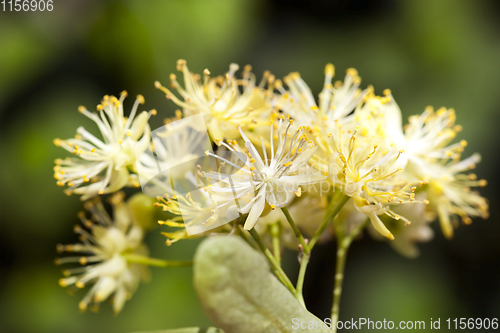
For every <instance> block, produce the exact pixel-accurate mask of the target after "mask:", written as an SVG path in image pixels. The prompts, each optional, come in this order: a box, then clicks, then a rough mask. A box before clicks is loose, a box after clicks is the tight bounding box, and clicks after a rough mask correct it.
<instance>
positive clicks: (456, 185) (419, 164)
mask: <svg viewBox="0 0 500 333" xmlns="http://www.w3.org/2000/svg"><path fill="white" fill-rule="evenodd" d="M387 95H388V96H389V97H390V100H391V101H390V102H389V103H388V104H387V114H388V116H387V117H386V119H385V121H386V129H387V134H388V137H389V139H390V140H393V143H394V145H396V146H397V147H402V148H404V149H405V155H406V159H404V162H402V165H406V164H408V166H407V167H406V168H405V170H409V172H410V173H411V176H412V177H415V178H418V179H422V180H426V181H428V182H429V186H428V187H427V193H428V199H429V201H430V203H431V207H432V208H433V210H434V211H435V212H436V213H437V216H438V218H439V222H440V225H441V229H442V231H443V234H444V235H445V236H446V237H447V238H451V237H453V224H455V225H456V224H457V223H453V222H452V219H450V216H453V215H458V216H460V217H461V219H462V221H463V222H464V223H465V224H469V223H471V218H470V217H477V216H480V217H483V218H486V217H488V203H487V201H486V199H485V198H483V197H481V196H480V195H479V194H478V193H477V192H473V191H470V188H471V187H476V186H485V185H486V181H485V180H478V179H477V176H476V175H474V174H469V175H465V174H462V173H461V172H463V171H468V170H470V169H473V168H474V167H475V165H476V164H477V163H478V162H479V161H480V156H479V154H474V155H472V156H471V157H469V158H467V159H465V160H463V161H460V157H461V154H462V152H463V150H464V147H465V146H466V145H467V142H466V141H465V140H461V141H459V142H457V143H454V144H450V142H451V141H452V140H453V139H454V138H455V137H456V134H457V133H458V132H460V131H461V130H462V127H461V126H460V125H455V120H456V115H455V111H454V110H453V109H446V108H440V109H438V110H437V111H435V112H434V110H433V108H432V107H430V106H429V107H427V108H426V109H425V111H424V112H423V113H422V114H421V115H415V116H411V117H410V119H409V123H408V124H407V125H406V126H405V128H404V132H403V130H402V129H401V110H400V109H399V107H398V106H397V104H396V102H395V101H394V99H393V98H392V96H390V92H388V93H387Z"/></svg>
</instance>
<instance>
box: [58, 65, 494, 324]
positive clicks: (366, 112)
mask: <svg viewBox="0 0 500 333" xmlns="http://www.w3.org/2000/svg"><path fill="white" fill-rule="evenodd" d="M177 70H178V71H180V72H181V75H182V80H179V81H178V79H177V76H176V75H175V74H171V76H170V81H171V82H170V85H169V87H165V86H163V85H162V84H161V83H160V82H158V81H157V82H155V87H156V88H157V89H159V90H160V91H162V92H163V93H165V95H166V98H167V99H168V100H170V101H172V102H173V103H174V104H175V105H177V106H178V107H179V108H180V110H177V111H176V112H175V115H176V117H175V118H170V119H166V120H165V126H163V127H161V128H159V129H156V130H154V131H152V130H151V128H150V125H149V123H148V122H149V119H150V117H151V116H152V115H156V113H157V112H156V110H154V109H153V110H151V111H142V112H140V111H139V106H140V105H143V104H144V103H145V100H144V97H142V96H141V95H138V96H137V98H136V100H135V102H134V103H133V105H132V109H131V112H130V113H129V114H127V113H126V112H125V111H124V110H125V109H124V107H123V104H124V101H125V97H126V96H127V93H126V92H122V93H121V94H120V97H119V98H117V97H114V96H108V95H106V96H104V98H103V99H102V101H101V103H100V104H98V105H97V107H96V111H95V112H91V111H89V110H87V109H86V108H85V107H83V106H81V107H79V109H78V110H79V112H80V113H81V114H83V115H84V116H86V117H87V118H89V119H91V120H92V121H93V122H94V123H95V124H96V126H97V127H96V130H95V131H92V130H87V129H85V128H83V127H79V128H78V129H77V130H76V133H77V134H76V136H75V137H74V138H70V139H66V140H61V139H55V140H54V143H55V144H56V146H59V147H62V148H63V149H65V150H66V151H68V152H69V153H71V155H72V156H71V157H66V158H62V159H58V160H56V166H55V167H54V172H55V173H54V177H55V178H56V180H57V185H59V186H67V188H66V190H65V193H66V194H68V195H70V194H77V195H80V196H81V199H82V200H83V201H86V203H85V204H84V205H85V208H86V209H87V210H89V211H90V212H91V216H92V217H91V218H90V219H89V218H87V217H86V215H85V214H84V213H82V214H80V218H81V220H82V223H83V225H84V227H85V228H82V227H76V228H75V232H76V233H77V234H79V236H80V243H77V244H72V245H59V246H58V248H57V249H58V251H60V252H61V253H62V252H71V253H81V255H78V256H67V257H62V258H60V259H58V260H57V263H59V264H71V263H72V264H74V265H75V264H76V265H77V266H75V267H72V268H69V269H66V270H65V271H64V274H65V275H66V277H65V278H63V279H61V280H60V284H61V285H62V286H70V287H74V288H83V287H85V286H86V285H90V289H89V290H88V291H87V294H86V296H84V299H83V300H82V301H81V302H80V309H82V310H85V309H86V308H87V307H88V306H89V305H93V307H97V306H98V305H99V304H100V303H101V302H103V301H104V300H106V299H110V300H113V308H114V310H115V312H119V311H120V310H121V309H122V307H123V304H124V302H125V300H126V299H128V298H129V297H130V296H131V294H132V293H133V292H134V290H135V289H136V287H137V286H138V284H139V281H140V280H141V278H143V277H144V273H145V268H146V266H148V265H149V266H159V267H178V266H185V265H189V264H190V263H189V262H177V261H167V260H161V259H155V258H151V257H149V255H148V253H147V250H146V247H145V245H144V244H143V238H144V235H145V233H146V231H148V229H151V228H149V227H148V225H150V224H148V223H149V222H147V221H146V222H145V220H147V219H149V220H153V219H154V220H156V221H158V220H159V219H161V220H160V221H159V224H160V225H165V226H166V227H168V229H164V232H163V234H164V235H165V236H166V237H167V239H168V240H167V242H166V243H167V244H168V245H171V244H173V243H174V242H177V241H180V240H183V239H186V238H192V237H201V236H211V235H214V234H231V235H240V236H241V237H243V238H244V239H245V240H246V241H247V242H249V243H250V244H252V245H253V246H254V247H260V250H262V252H263V253H264V254H265V255H266V256H267V257H268V259H269V262H270V264H271V266H272V267H273V272H275V274H276V276H277V277H278V278H279V279H280V280H281V281H282V282H283V284H284V285H285V286H287V287H288V289H289V290H290V291H291V292H292V293H293V294H294V295H295V296H296V297H297V299H298V301H299V302H301V303H302V304H303V299H302V298H301V297H302V296H301V292H300V291H301V290H302V285H301V284H302V283H303V274H305V273H304V272H305V266H307V262H308V260H309V256H310V254H311V251H312V249H313V247H314V245H315V244H316V242H317V241H324V240H329V239H333V238H336V239H337V243H338V247H339V253H338V254H337V260H343V258H342V255H343V253H345V251H346V249H347V247H348V246H349V244H350V242H351V241H352V240H353V239H354V238H355V236H356V235H358V234H360V233H361V232H362V231H363V230H364V229H365V228H366V229H368V230H369V232H370V234H372V235H374V237H376V238H381V239H387V240H391V242H390V243H391V246H393V247H394V248H395V249H396V250H397V251H399V252H400V253H402V254H403V255H406V256H408V257H414V256H416V255H418V248H417V246H416V243H418V242H425V241H428V240H430V239H431V238H432V237H433V231H432V229H431V227H430V224H431V223H432V222H433V221H434V220H438V221H439V225H440V227H441V229H442V232H443V234H444V236H445V237H447V238H451V237H452V236H453V232H454V229H455V228H456V227H457V226H458V224H459V222H458V221H459V219H460V220H461V221H462V222H463V223H465V224H470V223H471V222H472V219H473V218H475V217H482V218H486V217H487V216H488V203H487V200H486V199H485V198H483V197H482V196H481V195H480V194H479V193H478V192H477V191H476V190H475V189H474V188H477V187H482V186H485V185H486V181H485V180H481V179H478V177H477V176H476V175H475V174H473V173H469V171H470V170H471V169H473V168H474V167H475V165H476V164H477V163H478V162H479V161H480V156H479V155H478V154H472V155H471V156H470V157H467V158H465V159H462V156H461V155H462V153H463V151H464V147H465V146H466V145H467V143H466V141H464V140H458V139H457V134H458V133H459V132H460V131H461V126H460V125H456V124H455V120H456V119H455V118H456V116H455V112H454V110H453V109H446V108H441V109H438V110H436V111H434V109H433V108H432V107H427V108H426V109H425V110H424V112H423V113H422V114H419V115H414V116H411V117H410V118H409V121H408V123H407V124H403V121H402V113H401V110H400V108H399V107H398V105H397V103H396V101H395V99H394V97H393V96H392V93H391V91H390V90H388V89H386V90H384V91H383V94H382V95H381V96H379V95H376V94H375V89H374V88H373V87H372V86H368V87H367V88H364V89H363V88H361V78H360V76H359V75H358V72H357V71H356V70H355V69H352V68H351V69H348V70H347V72H346V75H345V77H344V78H343V80H339V81H335V82H334V81H333V78H334V76H335V68H334V66H333V65H332V64H328V65H326V67H325V78H324V85H323V89H322V90H321V92H320V93H319V95H318V97H317V98H316V97H315V96H314V95H313V93H312V92H311V90H310V89H309V87H308V85H307V84H306V82H304V80H303V79H302V78H301V77H300V74H299V73H291V74H289V75H288V76H286V77H284V78H283V79H282V80H281V79H276V78H275V76H273V75H272V74H270V73H269V72H267V71H266V72H264V74H263V78H262V79H261V80H260V81H258V80H257V78H256V75H255V74H253V73H252V68H251V66H249V65H247V66H245V67H244V68H243V70H242V71H241V72H240V73H238V70H239V66H238V65H236V64H231V65H230V66H229V71H228V72H227V73H226V74H224V75H222V76H216V77H211V74H210V71H209V70H208V69H205V70H204V71H203V73H202V74H201V75H200V74H196V73H192V72H190V71H189V69H188V67H187V62H186V61H185V60H179V61H178V62H177ZM196 117H198V118H196ZM196 119H198V120H196ZM200 119H201V120H200ZM141 186H142V190H143V192H144V193H145V194H146V195H149V196H151V197H155V199H150V198H148V197H147V196H146V195H142V194H141V195H140V196H136V197H135V199H134V200H133V201H131V199H130V200H128V201H126V200H125V198H124V195H123V194H121V192H118V191H120V190H121V189H123V188H125V187H135V188H138V187H141ZM181 188H182V190H181ZM105 195H110V198H109V200H107V201H104V202H109V203H110V204H111V206H112V207H113V212H114V214H113V215H114V217H111V216H110V215H109V214H108V213H107V212H106V209H105V206H104V204H103V203H102V202H101V201H100V200H99V198H98V197H99V196H105ZM138 198H139V199H138ZM155 200H156V202H154V201H155ZM138 203H140V204H138ZM155 207H156V208H158V207H159V208H161V210H160V209H155ZM260 235H262V238H261V237H260ZM266 244H267V245H269V247H272V249H273V251H272V253H271V251H270V250H268V249H267V247H266ZM257 245H258V246H257ZM283 245H285V246H287V247H290V248H293V249H295V250H297V251H299V254H300V255H299V257H300V258H301V259H300V260H301V270H300V273H299V274H300V275H299V281H298V285H297V286H296V287H293V286H291V282H290V281H289V280H288V278H287V277H286V274H285V273H284V272H283V271H282V269H281V266H280V259H279V258H280V253H281V251H282V248H283ZM340 250H342V251H340ZM339 267H342V265H339ZM337 273H338V274H337V275H336V276H337V277H339V276H343V275H342V272H337ZM301 276H302V278H301ZM338 280H339V281H340V282H339V281H337V280H336V282H335V284H336V287H335V288H336V289H335V290H336V293H338V294H339V295H340V290H338V289H337V288H340V286H338V285H337V284H338V283H341V280H342V279H341V278H339V279H338ZM334 302H338V299H337V298H335V300H334ZM337 305H338V304H337ZM334 308H335V309H337V310H335V311H338V306H337V307H334ZM335 315H338V312H336V313H332V318H334V317H335Z"/></svg>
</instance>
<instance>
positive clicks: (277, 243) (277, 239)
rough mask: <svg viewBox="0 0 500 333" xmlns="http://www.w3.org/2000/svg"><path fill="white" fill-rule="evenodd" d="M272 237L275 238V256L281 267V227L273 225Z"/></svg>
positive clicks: (277, 224) (276, 224)
mask: <svg viewBox="0 0 500 333" xmlns="http://www.w3.org/2000/svg"><path fill="white" fill-rule="evenodd" d="M270 231H271V236H272V237H273V254H274V257H275V258H276V261H277V262H278V265H280V266H281V246H280V225H279V223H275V224H272V225H271V230H270Z"/></svg>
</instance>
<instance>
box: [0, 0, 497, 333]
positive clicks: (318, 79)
mask: <svg viewBox="0 0 500 333" xmlns="http://www.w3.org/2000/svg"><path fill="white" fill-rule="evenodd" d="M179 58H183V59H186V60H187V61H188V65H189V67H190V69H191V70H193V71H196V72H201V71H202V70H203V69H204V68H209V69H210V71H211V72H212V73H213V74H222V73H224V72H225V71H226V70H227V68H228V65H229V63H231V62H236V63H239V64H240V65H245V64H247V63H250V64H252V65H253V67H254V71H255V72H256V73H257V74H258V75H260V73H262V72H263V71H264V70H266V69H269V70H271V71H272V72H273V73H274V74H275V75H276V76H277V77H282V76H284V75H286V74H287V73H288V72H290V71H299V72H300V73H301V74H302V77H303V78H304V79H305V80H306V82H308V83H309V85H310V86H311V88H312V89H313V92H315V93H318V92H319V91H320V89H321V86H322V82H323V68H324V65H325V64H326V63H327V62H332V63H334V64H335V66H336V68H337V73H339V74H338V75H337V76H338V77H339V78H342V77H343V72H344V71H345V69H347V68H348V67H355V68H357V69H358V71H359V72H360V75H361V76H362V78H363V86H364V87H366V85H367V84H373V85H374V86H375V89H376V92H377V93H381V92H382V90H383V89H385V88H390V89H391V90H392V92H393V95H394V96H395V98H396V100H397V101H398V103H399V105H400V106H401V108H402V110H403V112H404V115H405V117H407V116H409V115H411V114H415V113H421V112H422V111H423V110H424V108H425V106H427V105H434V106H435V107H440V106H447V107H454V108H455V109H456V111H457V116H458V123H459V124H462V125H463V127H464V130H463V132H462V133H461V136H460V138H464V139H467V140H468V141H469V146H468V147H467V148H466V152H465V155H464V156H468V155H470V154H472V152H474V151H478V152H480V153H481V155H482V156H483V161H482V163H481V164H480V165H479V166H478V168H477V170H476V171H477V172H476V173H477V174H478V175H479V176H480V177H481V178H486V179H488V181H489V185H488V187H487V188H485V189H484V190H483V191H482V193H483V195H485V196H486V197H487V198H489V200H490V203H491V206H492V207H491V217H490V218H489V219H488V220H486V221H482V220H477V221H475V222H474V223H473V224H472V225H471V226H467V227H465V226H462V227H460V228H459V229H458V230H457V231H456V236H455V238H454V239H453V240H452V241H445V240H444V238H443V236H442V235H441V233H440V231H439V230H438V229H437V228H436V227H437V224H435V225H434V228H435V230H436V231H437V232H436V237H435V240H434V241H433V242H431V243H429V244H424V245H422V246H421V249H422V255H421V256H420V257H419V258H418V259H415V260H407V259H405V258H402V257H400V256H399V255H398V254H396V253H394V252H393V251H391V249H390V248H389V247H388V246H387V244H384V243H380V242H376V241H373V240H370V239H369V238H368V237H365V238H364V239H363V241H361V242H357V243H355V244H354V245H353V247H352V250H351V252H352V253H351V254H350V257H349V260H348V263H347V272H346V274H347V276H346V279H347V280H346V285H345V289H344V298H343V300H342V308H341V309H342V310H341V319H344V320H347V319H350V318H358V317H364V318H370V319H372V320H382V319H383V318H386V319H387V320H393V321H400V320H425V321H426V322H428V321H429V320H430V318H434V319H437V318H441V321H442V322H443V321H444V320H445V319H446V318H449V317H451V318H455V317H465V318H478V317H481V318H484V317H489V318H492V317H495V316H496V317H499V316H500V284H499V281H500V265H499V263H500V241H499V240H500V226H499V224H498V217H499V207H500V205H499V198H500V192H499V191H498V190H497V189H498V188H499V185H500V184H499V180H500V179H499V174H498V170H499V167H500V165H499V164H500V163H499V161H500V160H499V158H498V156H497V154H498V148H497V147H498V146H499V143H498V142H499V141H498V140H499V138H500V131H499V127H498V126H499V120H500V112H499V111H500V93H499V86H500V64H499V60H500V2H498V1H495V0H490V1H486V0H481V1H473V0H469V1H467V0H463V1H462V0H440V1H433V0H411V1H410V0H408V1H396V0H392V1H391V0H378V1H370V0H354V1H348V0H336V1H333V0H332V1H328V0H310V1H307V2H306V1H292V0H274V1H250V0H248V1H243V0H239V1H230V0H227V1H223V0H221V1H208V0H199V1H191V0H182V1H181V0H178V1H152V0H150V1H139V0H135V1H97V0H93V1H91V0H72V1H65V2H63V1H58V0H56V1H55V4H54V10H53V11H52V12H43V13H40V12H13V13H11V12H0V91H1V93H0V156H1V157H0V159H1V163H0V184H1V185H0V186H1V187H2V191H0V323H1V324H0V325H1V327H0V330H1V331H2V332H89V331H92V332H131V331H139V330H153V329H162V328H175V327H182V326H199V325H201V326H207V325H209V321H208V319H207V318H206V317H205V316H204V314H203V312H202V310H201V307H200V305H199V303H198V301H197V299H196V295H195V293H194V291H193V288H192V282H191V280H192V273H191V270H190V269H189V268H181V269H177V270H162V269H153V274H152V281H151V282H150V283H148V284H143V285H141V286H140V287H139V289H138V290H137V292H136V294H135V295H134V297H133V298H132V300H131V301H129V302H128V303H127V304H126V305H125V308H124V310H123V312H122V313H121V314H119V315H118V316H113V315H112V314H111V311H110V307H109V306H106V305H103V306H102V309H101V312H100V313H99V314H94V313H91V312H90V313H85V314H80V313H79V310H78V302H79V300H80V298H81V297H83V294H84V293H83V292H82V291H80V292H78V293H77V294H76V295H74V296H69V295H67V292H66V290H65V289H63V288H61V287H59V285H58V284H57V281H58V279H59V278H60V277H61V272H60V269H59V267H56V266H54V265H53V259H54V258H55V256H56V253H55V245H56V244H57V243H72V242H74V241H75V240H76V238H75V237H74V236H73V234H72V226H73V225H74V224H75V223H77V218H76V213H77V212H78V211H79V210H80V209H81V208H82V204H81V203H80V202H79V200H78V198H77V197H76V196H73V197H66V196H65V195H64V194H63V193H62V190H61V188H59V187H57V186H56V184H55V180H54V179H53V172H52V167H53V161H54V159H55V158H58V157H62V156H66V155H65V154H64V151H63V150H62V149H60V148H59V149H58V148H56V147H55V146H54V145H53V144H52V140H53V139H54V138H55V137H60V138H68V137H71V136H73V135H74V133H75V131H76V128H77V127H78V126H80V125H86V126H87V127H88V128H93V127H91V126H89V125H90V124H89V122H88V121H87V119H86V118H84V117H82V116H81V115H80V114H79V113H78V112H77V107H78V106H79V105H85V106H87V107H88V108H89V109H93V107H94V106H95V105H96V104H97V103H98V102H99V101H100V99H101V98H102V96H103V95H104V94H115V95H116V94H119V93H120V91H122V90H123V89H126V90H127V91H128V92H129V94H130V95H131V96H135V95H136V94H139V93H140V94H143V95H144V96H145V98H146V105H145V108H147V109H151V108H156V109H157V110H158V111H159V115H158V116H157V117H156V119H155V120H154V122H153V124H152V127H153V128H155V126H159V125H160V124H161V121H162V119H163V118H164V117H167V116H169V115H171V114H172V113H173V111H174V110H175V109H176V107H175V106H174V105H173V104H172V103H170V102H168V101H166V100H165V98H164V95H163V94H162V93H160V92H159V91H157V90H155V89H154V86H153V82H154V81H155V80H160V81H162V82H164V83H166V82H168V76H169V74H170V73H172V72H175V63H176V60H177V59H179ZM129 99H131V98H129ZM126 104H127V102H126ZM128 105H129V107H131V105H132V101H131V100H129V101H128ZM126 106H127V105H126ZM148 244H149V246H150V249H151V252H152V254H153V255H155V256H157V257H167V258H177V259H181V260H182V259H189V258H190V257H191V256H192V254H193V253H194V248H195V245H196V242H185V243H184V244H183V245H182V244H181V245H177V244H176V245H175V246H172V247H166V246H165V245H164V238H163V237H162V236H161V235H159V230H158V229H157V230H155V231H153V232H152V233H151V234H150V235H149V238H148ZM318 249H319V250H317V253H316V254H315V255H314V256H313V257H312V262H311V270H310V272H309V273H308V275H307V276H306V284H308V283H309V284H308V286H307V287H306V289H305V292H306V303H307V304H308V305H309V307H310V309H312V311H313V312H314V313H315V314H317V315H318V316H321V317H322V318H324V317H327V316H328V315H329V304H330V300H331V288H332V285H331V283H332V281H333V271H332V269H333V263H334V245H333V244H326V245H323V246H321V247H318ZM288 256H289V261H290V263H291V264H290V267H288V270H289V271H290V272H292V273H291V274H292V275H293V274H294V273H293V272H294V270H295V269H296V267H295V265H296V264H294V261H295V260H294V256H295V255H294V254H293V253H289V255H288ZM312 282H314V283H312ZM442 325H443V324H442Z"/></svg>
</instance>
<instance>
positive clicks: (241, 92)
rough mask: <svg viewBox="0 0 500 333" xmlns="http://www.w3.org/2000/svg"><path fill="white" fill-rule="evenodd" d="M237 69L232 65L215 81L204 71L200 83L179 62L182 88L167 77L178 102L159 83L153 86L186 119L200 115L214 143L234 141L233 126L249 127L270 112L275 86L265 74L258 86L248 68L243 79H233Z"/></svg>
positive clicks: (183, 64) (173, 77) (196, 77)
mask: <svg viewBox="0 0 500 333" xmlns="http://www.w3.org/2000/svg"><path fill="white" fill-rule="evenodd" d="M238 69H239V66H238V65H237V64H231V65H230V66H229V72H227V74H226V75H224V76H218V77H215V78H211V77H210V71H209V70H208V69H205V70H204V71H203V82H202V80H201V77H200V75H198V74H193V73H191V72H190V71H189V69H188V67H187V65H186V61H185V60H179V61H178V62H177V70H179V71H181V72H182V74H183V76H184V87H182V86H181V85H180V84H179V82H178V81H177V77H176V75H175V74H171V75H170V80H171V85H172V87H173V88H174V89H176V90H177V92H178V94H179V95H180V98H179V97H178V96H177V95H175V94H174V93H172V92H171V91H170V90H169V89H167V88H165V87H163V86H162V85H161V84H160V83H159V82H158V81H157V82H155V86H156V88H158V89H160V90H162V91H163V92H164V93H165V94H166V95H167V98H168V99H171V100H172V101H173V102H174V103H175V104H177V105H178V106H180V107H182V110H183V112H184V115H185V116H191V115H194V114H199V113H201V114H203V117H204V118H205V123H206V124H207V127H208V130H209V133H210V136H211V137H212V139H213V140H223V139H235V138H236V137H238V135H239V134H238V130H236V125H240V126H242V127H244V128H246V127H249V126H251V125H252V124H254V123H255V122H258V120H259V117H260V116H261V114H262V113H263V112H265V111H269V110H270V109H271V106H270V98H271V96H272V85H273V83H274V76H273V75H271V74H269V72H265V73H264V78H263V79H262V81H261V82H260V84H259V85H257V84H256V79H255V75H254V74H253V73H252V72H251V69H252V68H251V66H245V68H244V70H243V74H242V78H241V79H238V78H236V76H235V73H236V71H237V70H238ZM266 83H268V84H269V87H268V89H267V90H266V89H264V86H265V84H266Z"/></svg>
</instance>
